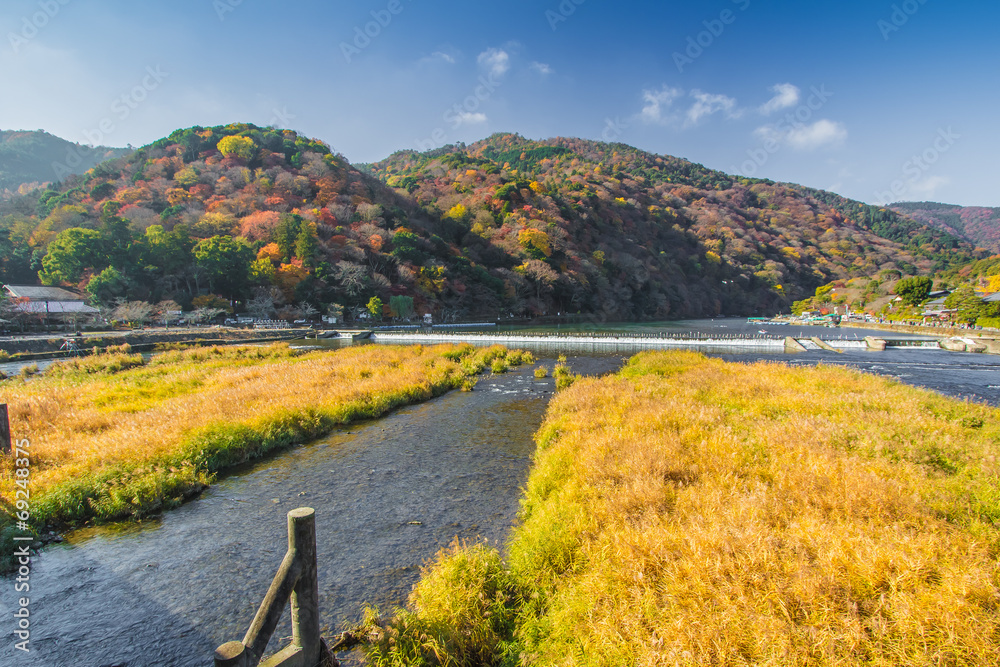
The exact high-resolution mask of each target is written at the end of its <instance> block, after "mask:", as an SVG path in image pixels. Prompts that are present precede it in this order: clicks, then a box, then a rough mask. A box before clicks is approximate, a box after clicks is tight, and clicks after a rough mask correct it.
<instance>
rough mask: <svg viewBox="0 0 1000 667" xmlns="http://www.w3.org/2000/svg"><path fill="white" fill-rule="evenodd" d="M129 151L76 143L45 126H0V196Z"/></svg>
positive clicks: (41, 183)
mask: <svg viewBox="0 0 1000 667" xmlns="http://www.w3.org/2000/svg"><path fill="white" fill-rule="evenodd" d="M131 152H132V150H131V149H128V148H111V147H108V146H85V145H82V144H75V143H73V142H71V141H67V140H65V139H61V138H59V137H57V136H55V135H52V134H49V133H48V132H45V131H44V130H31V131H29V130H0V196H10V195H12V194H14V193H16V192H18V191H19V190H21V189H25V190H26V189H31V188H34V187H40V186H42V185H46V184H48V183H53V182H56V181H61V180H63V179H64V178H66V177H67V176H69V175H71V174H82V173H84V172H85V171H87V170H88V169H90V168H92V167H94V166H96V165H98V164H100V163H101V162H104V161H105V160H110V159H112V158H116V157H122V156H125V155H128V154H129V153H131Z"/></svg>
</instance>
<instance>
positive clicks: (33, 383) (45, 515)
mask: <svg viewBox="0 0 1000 667" xmlns="http://www.w3.org/2000/svg"><path fill="white" fill-rule="evenodd" d="M522 356H523V355H521V353H518V352H511V353H508V351H507V350H506V349H504V348H502V347H499V346H497V347H494V348H486V349H475V348H473V347H472V346H458V347H456V346H450V345H446V346H439V347H434V348H424V347H420V346H417V347H384V346H364V347H356V348H346V349H342V350H339V351H336V352H311V353H307V354H299V353H298V352H296V351H294V350H290V349H289V348H288V347H287V345H283V344H281V345H273V346H269V347H216V348H200V349H193V350H187V351H174V352H166V353H164V354H162V355H159V356H157V357H154V358H153V359H152V361H150V362H149V363H148V364H145V365H141V366H138V367H135V366H137V365H138V364H139V363H141V358H139V359H137V358H133V357H132V356H130V355H126V354H123V353H118V354H116V355H102V356H99V357H87V358H83V359H80V360H73V361H69V362H64V363H63V364H60V365H56V366H54V367H53V369H52V370H50V371H49V372H48V373H46V374H45V376H42V377H36V378H33V379H30V380H18V379H13V380H7V381H4V382H3V384H0V402H3V403H8V404H9V406H10V417H11V430H12V432H13V433H14V435H15V437H16V438H18V439H20V438H29V439H30V441H31V453H32V456H31V496H32V515H31V518H32V521H33V523H34V524H35V525H36V526H41V525H45V524H52V523H55V524H60V523H67V524H72V523H76V522H80V521H83V520H86V519H91V518H96V519H116V518H126V517H129V516H143V515H144V514H148V513H150V512H155V511H158V510H159V509H162V508H163V507H167V506H171V505H173V504H176V503H178V502H181V501H182V500H183V499H184V498H185V497H186V496H188V495H190V494H192V493H196V492H197V491H200V490H201V489H202V488H203V487H204V486H205V484H207V483H208V482H209V481H210V480H211V476H212V474H213V473H215V472H217V471H219V470H222V469H225V468H227V467H231V466H233V465H238V464H240V463H242V462H244V461H247V460H251V459H254V458H257V457H259V456H262V455H264V454H266V453H267V452H268V451H271V450H273V449H276V448H280V447H283V446H287V445H290V444H295V443H298V442H304V441H306V440H309V439H311V438H315V437H317V436H319V435H321V434H323V433H325V432H328V431H329V430H330V429H331V428H332V427H333V426H335V425H336V424H342V423H346V422H348V421H352V420H356V419H364V418H373V417H377V416H380V415H382V414H384V413H385V412H386V411H388V410H390V409H392V408H394V407H397V406H399V405H403V404H406V403H412V402H416V401H420V400H425V399H427V398H430V397H432V396H435V395H438V394H441V393H443V392H445V391H447V390H449V389H453V388H456V387H458V386H459V385H460V384H461V383H462V382H463V381H464V380H465V379H466V376H467V375H469V374H470V370H469V369H470V368H471V369H477V368H478V369H482V368H484V367H486V365H487V364H489V363H491V362H492V361H494V360H495V359H507V360H508V361H509V362H510V363H511V364H514V363H520V360H521V357H522ZM15 490H16V486H15V477H14V461H13V460H12V459H11V458H10V457H3V458H2V459H0V499H3V500H4V503H3V504H4V509H5V510H6V511H5V513H4V514H5V516H0V529H2V528H4V526H5V525H6V526H7V527H8V528H9V527H10V523H11V514H12V508H11V507H10V503H11V499H13V498H14V495H15V493H14V492H15ZM8 532H9V531H8Z"/></svg>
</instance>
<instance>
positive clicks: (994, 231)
mask: <svg viewBox="0 0 1000 667" xmlns="http://www.w3.org/2000/svg"><path fill="white" fill-rule="evenodd" d="M891 208H892V209H893V210H894V211H897V212H899V213H902V214H903V215H905V216H908V217H910V218H913V219H914V220H917V221H919V222H922V223H925V224H928V225H931V226H933V227H936V228H937V229H940V230H942V231H945V232H947V233H949V234H952V235H954V236H957V237H958V238H960V239H963V240H965V241H968V242H969V243H972V244H973V245H976V246H979V247H981V248H986V249H987V250H989V251H990V252H993V253H1000V208H989V207H987V206H958V205H957V204H941V203H938V202H930V201H921V202H899V203H896V204H892V206H891Z"/></svg>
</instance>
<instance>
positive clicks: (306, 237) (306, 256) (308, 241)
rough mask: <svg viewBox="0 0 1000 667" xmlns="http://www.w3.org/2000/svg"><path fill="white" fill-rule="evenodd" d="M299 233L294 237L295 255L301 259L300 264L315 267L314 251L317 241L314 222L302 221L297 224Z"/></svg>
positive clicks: (316, 247)
mask: <svg viewBox="0 0 1000 667" xmlns="http://www.w3.org/2000/svg"><path fill="white" fill-rule="evenodd" d="M299 227H300V229H299V235H298V236H297V237H296V238H295V256H296V257H298V258H299V259H300V260H302V266H305V267H306V268H309V269H312V268H315V267H316V253H317V251H318V250H319V241H318V240H317V239H316V224H315V223H313V222H305V221H303V222H302V223H301V224H300V225H299Z"/></svg>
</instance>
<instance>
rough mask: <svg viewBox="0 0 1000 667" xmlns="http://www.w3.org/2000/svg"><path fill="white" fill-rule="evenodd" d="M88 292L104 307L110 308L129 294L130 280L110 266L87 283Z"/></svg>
mask: <svg viewBox="0 0 1000 667" xmlns="http://www.w3.org/2000/svg"><path fill="white" fill-rule="evenodd" d="M87 292H88V293H89V294H90V296H91V297H92V298H93V299H94V301H96V302H97V303H99V304H100V305H102V306H110V305H111V304H113V303H114V302H115V301H117V300H119V299H123V298H125V296H126V295H127V294H128V280H126V278H125V276H123V275H122V274H121V272H120V271H119V270H118V269H116V268H115V267H113V266H109V267H108V268H106V269H104V270H103V271H101V272H100V273H98V274H97V275H96V276H94V277H93V278H91V279H90V282H89V283H87Z"/></svg>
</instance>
